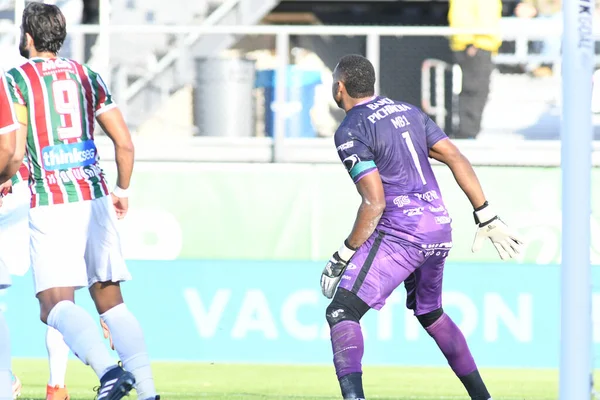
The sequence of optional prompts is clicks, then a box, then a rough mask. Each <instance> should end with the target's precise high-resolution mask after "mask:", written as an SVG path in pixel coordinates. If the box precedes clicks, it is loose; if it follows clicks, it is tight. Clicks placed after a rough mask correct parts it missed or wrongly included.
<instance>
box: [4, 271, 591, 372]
mask: <svg viewBox="0 0 600 400" xmlns="http://www.w3.org/2000/svg"><path fill="white" fill-rule="evenodd" d="M129 266H130V269H131V271H132V274H133V276H134V280H133V281H132V282H129V283H126V284H124V285H123V291H124V296H125V300H126V302H127V304H128V305H129V308H130V309H131V310H132V311H133V312H134V313H135V314H136V315H137V317H138V318H139V320H140V322H141V323H142V326H143V327H144V329H145V333H146V339H147V342H148V347H149V351H150V354H151V357H152V358H153V359H154V360H187V361H204V362H245V363H246V362H247V363H286V364H295V363H302V364H307V363H309V364H320V363H330V362H331V359H332V355H331V348H330V343H329V329H328V327H327V324H326V322H325V308H326V307H327V305H328V300H327V299H326V298H325V297H323V296H322V295H321V292H320V287H319V277H320V274H321V270H322V268H323V264H322V263H315V262H290V261H285V262H274V261H270V262H258V261H193V260H175V261H130V262H129ZM599 274H600V269H599V268H597V267H596V268H594V275H593V276H594V281H597V280H598V279H600V275H599ZM13 283H14V285H13V286H12V287H11V288H9V289H8V290H4V291H0V307H2V309H3V310H5V312H6V315H7V319H8V322H9V325H10V328H11V334H12V349H13V355H14V356H15V357H45V356H46V354H45V351H46V350H45V344H44V329H45V326H44V325H43V324H42V323H41V322H40V321H39V318H38V315H39V310H38V305H37V300H36V299H35V297H34V296H33V285H32V278H31V272H28V273H27V275H25V276H24V277H14V279H13ZM444 288H445V291H444V309H445V310H446V312H447V313H448V314H449V315H450V316H451V317H452V318H454V320H455V322H456V323H457V324H458V325H459V326H460V327H461V329H462V330H463V332H464V333H465V335H466V337H467V340H468V342H469V344H470V346H471V348H472V351H473V354H474V356H475V359H476V361H477V363H478V364H479V365H480V366H482V367H552V368H555V367H557V366H558V357H559V336H560V332H559V320H560V286H559V267H558V266H556V265H522V264H521V265H516V264H457V263H448V265H447V266H446V276H445V284H444ZM404 297H405V294H404V289H403V287H401V288H399V289H398V290H397V291H396V292H395V293H394V294H393V295H392V297H391V298H390V299H389V300H388V303H387V304H386V306H385V307H384V308H383V309H382V310H381V311H380V312H376V311H370V312H369V313H368V314H367V315H366V316H365V318H364V320H363V322H362V325H363V328H364V332H365V346H366V351H365V359H364V362H365V364H382V365H386V364H395V365H422V366H438V365H439V366H442V365H446V361H445V359H444V358H443V356H442V355H441V354H440V353H439V351H438V349H437V347H436V345H435V343H434V342H433V340H432V339H431V338H430V337H429V336H428V335H427V333H426V332H425V331H424V330H423V329H422V328H421V327H420V325H419V324H418V321H417V320H416V318H414V317H413V316H412V314H411V312H410V311H407V310H406V308H405V307H404ZM77 301H78V302H79V303H80V304H81V305H83V306H84V307H85V308H86V309H87V310H89V311H90V312H91V313H92V314H93V315H97V314H96V312H95V309H94V307H93V304H92V302H91V300H90V299H89V295H88V293H87V291H86V290H81V291H79V292H78V294H77ZM593 305H594V307H593V309H594V317H595V316H596V314H599V313H600V288H595V291H594V298H593ZM98 334H101V333H100V328H99V331H98ZM593 339H594V346H595V349H596V352H597V354H600V318H594V332H593ZM595 364H596V367H600V360H598V359H596V360H595Z"/></svg>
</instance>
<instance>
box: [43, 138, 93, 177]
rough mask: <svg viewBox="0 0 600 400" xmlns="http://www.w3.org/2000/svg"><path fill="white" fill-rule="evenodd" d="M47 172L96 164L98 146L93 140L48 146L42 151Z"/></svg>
mask: <svg viewBox="0 0 600 400" xmlns="http://www.w3.org/2000/svg"><path fill="white" fill-rule="evenodd" d="M42 159H43V163H44V169H45V170H46V171H56V170H65V169H71V168H77V167H85V166H88V165H92V164H94V163H95V162H96V145H95V144H94V141H93V140H86V141H84V142H78V143H71V144H59V145H56V146H47V147H44V148H43V149H42Z"/></svg>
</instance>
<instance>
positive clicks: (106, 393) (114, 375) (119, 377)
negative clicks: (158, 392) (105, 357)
mask: <svg viewBox="0 0 600 400" xmlns="http://www.w3.org/2000/svg"><path fill="white" fill-rule="evenodd" d="M133 385H135V378H134V377H133V375H132V374H131V373H130V372H127V371H125V370H124V369H123V368H121V367H114V368H113V369H111V370H110V371H108V372H107V373H105V374H104V376H103V377H102V378H101V379H100V387H99V388H98V389H97V390H96V392H97V393H98V394H97V395H96V400H120V399H122V398H123V397H125V396H127V395H128V394H129V392H131V390H132V389H133Z"/></svg>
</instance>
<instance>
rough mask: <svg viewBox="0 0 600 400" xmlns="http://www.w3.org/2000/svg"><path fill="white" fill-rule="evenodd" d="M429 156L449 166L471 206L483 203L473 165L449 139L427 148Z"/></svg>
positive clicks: (479, 205)
mask: <svg viewBox="0 0 600 400" xmlns="http://www.w3.org/2000/svg"><path fill="white" fill-rule="evenodd" d="M429 156H430V157H431V158H433V159H435V160H438V161H439V162H442V163H444V164H446V165H447V166H448V167H449V168H450V170H451V171H452V174H453V175H454V179H456V182H457V183H458V186H460V188H461V189H462V191H463V192H465V194H466V195H467V198H468V199H469V201H470V202H471V205H473V208H475V209H477V208H479V207H481V206H482V205H483V203H485V200H486V199H485V196H484V194H483V189H482V188H481V184H480V183H479V179H477V175H476V174H475V170H474V169H473V166H472V165H471V163H470V162H469V160H468V159H467V157H465V156H464V155H463V154H462V153H461V152H460V150H459V149H458V147H456V145H454V143H452V141H451V140H449V139H444V140H440V141H439V142H437V143H436V144H434V145H433V147H432V148H431V149H430V150H429Z"/></svg>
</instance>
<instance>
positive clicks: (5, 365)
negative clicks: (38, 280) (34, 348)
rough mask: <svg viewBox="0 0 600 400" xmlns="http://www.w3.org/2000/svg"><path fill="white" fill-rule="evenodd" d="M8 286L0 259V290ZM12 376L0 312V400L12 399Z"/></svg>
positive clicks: (5, 329)
mask: <svg viewBox="0 0 600 400" xmlns="http://www.w3.org/2000/svg"><path fill="white" fill-rule="evenodd" d="M8 286H10V276H9V274H8V270H7V268H6V267H5V265H4V264H3V262H2V260H1V259H0V289H5V288H7V287H8ZM12 387H13V375H12V372H11V369H10V335H9V332H8V324H7V323H6V319H5V318H4V314H3V313H2V311H0V400H12V399H13V390H12Z"/></svg>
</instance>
